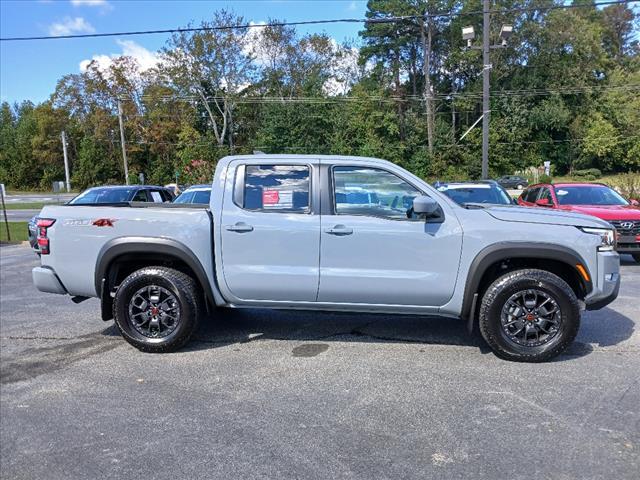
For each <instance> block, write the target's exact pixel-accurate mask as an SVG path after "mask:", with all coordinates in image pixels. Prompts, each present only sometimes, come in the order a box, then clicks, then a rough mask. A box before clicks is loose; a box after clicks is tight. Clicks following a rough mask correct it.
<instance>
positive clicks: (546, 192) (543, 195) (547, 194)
mask: <svg viewBox="0 0 640 480" xmlns="http://www.w3.org/2000/svg"><path fill="white" fill-rule="evenodd" d="M543 198H546V199H547V200H548V201H549V205H553V197H552V196H551V190H549V189H548V188H543V189H542V192H541V193H540V198H539V200H542V199H543Z"/></svg>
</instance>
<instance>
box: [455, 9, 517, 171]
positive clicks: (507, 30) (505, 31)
mask: <svg viewBox="0 0 640 480" xmlns="http://www.w3.org/2000/svg"><path fill="white" fill-rule="evenodd" d="M490 8H491V7H490V0H482V47H477V46H474V45H473V40H474V38H475V35H476V33H475V30H474V28H473V26H472V25H470V26H468V27H463V29H462V39H463V40H466V41H467V48H470V49H473V50H482V116H481V117H480V118H482V179H483V180H486V179H487V178H489V120H490V115H491V110H490V103H489V90H490V80H491V68H492V65H491V57H490V55H489V53H490V52H491V49H492V48H505V47H506V46H507V39H508V38H509V37H510V36H511V34H512V33H513V25H502V28H501V29H500V39H501V43H499V44H496V45H491V10H490ZM480 118H479V119H478V120H477V121H476V122H475V123H474V124H473V125H472V126H471V128H469V130H467V132H466V133H465V134H464V135H463V136H462V137H461V138H460V140H462V138H464V137H465V136H466V135H467V133H469V131H471V129H472V128H473V127H475V126H476V124H477V123H478V122H479V121H480Z"/></svg>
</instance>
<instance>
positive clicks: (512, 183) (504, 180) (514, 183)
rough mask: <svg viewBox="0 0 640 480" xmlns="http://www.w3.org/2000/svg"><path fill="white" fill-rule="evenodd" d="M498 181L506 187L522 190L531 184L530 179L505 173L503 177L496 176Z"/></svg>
mask: <svg viewBox="0 0 640 480" xmlns="http://www.w3.org/2000/svg"><path fill="white" fill-rule="evenodd" d="M496 182H498V183H499V184H500V186H502V187H504V188H517V189H518V190H522V189H523V188H524V187H526V186H527V185H529V181H528V180H527V179H526V178H524V177H520V176H518V175H505V176H503V177H500V178H496Z"/></svg>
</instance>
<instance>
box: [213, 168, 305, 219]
mask: <svg viewBox="0 0 640 480" xmlns="http://www.w3.org/2000/svg"><path fill="white" fill-rule="evenodd" d="M244 170H245V175H244V184H243V185H242V188H243V189H244V192H243V195H242V208H244V209H246V210H256V211H263V212H282V213H308V212H309V191H310V188H309V187H310V184H309V167H308V166H306V165H246V166H245V168H244ZM207 203H208V202H207Z"/></svg>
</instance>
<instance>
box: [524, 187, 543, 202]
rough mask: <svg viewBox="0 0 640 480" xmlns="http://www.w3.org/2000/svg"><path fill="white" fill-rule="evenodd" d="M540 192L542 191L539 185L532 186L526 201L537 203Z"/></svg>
mask: <svg viewBox="0 0 640 480" xmlns="http://www.w3.org/2000/svg"><path fill="white" fill-rule="evenodd" d="M538 193H540V188H539V187H538V188H532V189H531V190H529V191H528V192H527V195H526V196H525V198H524V201H525V202H529V203H535V201H536V200H537V199H538Z"/></svg>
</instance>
